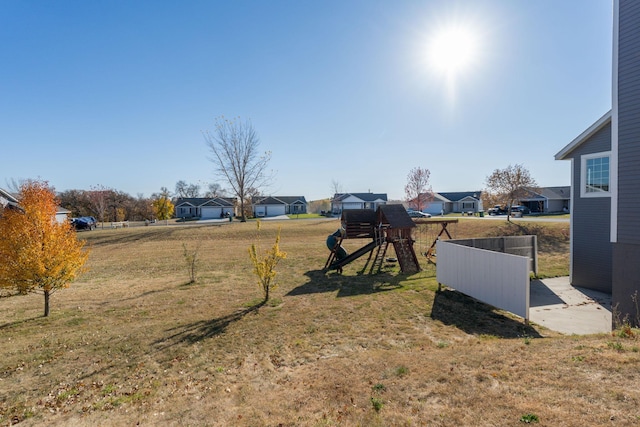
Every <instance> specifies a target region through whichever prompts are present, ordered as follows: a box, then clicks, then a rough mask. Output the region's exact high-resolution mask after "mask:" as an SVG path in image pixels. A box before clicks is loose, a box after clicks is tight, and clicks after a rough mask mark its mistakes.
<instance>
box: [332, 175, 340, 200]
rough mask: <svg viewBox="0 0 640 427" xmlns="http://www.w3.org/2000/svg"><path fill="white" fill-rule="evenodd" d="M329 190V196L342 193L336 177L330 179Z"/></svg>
mask: <svg viewBox="0 0 640 427" xmlns="http://www.w3.org/2000/svg"><path fill="white" fill-rule="evenodd" d="M331 192H332V194H331V197H333V196H335V195H336V194H340V193H342V184H340V182H339V181H338V180H337V179H332V180H331Z"/></svg>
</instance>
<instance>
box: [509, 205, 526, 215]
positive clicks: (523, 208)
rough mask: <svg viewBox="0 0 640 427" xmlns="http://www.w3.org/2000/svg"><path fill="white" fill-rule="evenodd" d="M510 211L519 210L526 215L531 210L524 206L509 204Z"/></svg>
mask: <svg viewBox="0 0 640 427" xmlns="http://www.w3.org/2000/svg"><path fill="white" fill-rule="evenodd" d="M511 212H520V213H521V214H522V215H528V214H530V213H531V210H530V209H529V208H528V207H526V206H511Z"/></svg>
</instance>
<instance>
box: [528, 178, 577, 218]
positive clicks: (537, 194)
mask: <svg viewBox="0 0 640 427" xmlns="http://www.w3.org/2000/svg"><path fill="white" fill-rule="evenodd" d="M519 202H520V204H521V205H522V206H526V207H527V208H529V210H530V211H531V213H558V212H569V210H570V206H571V186H569V185H566V186H561V187H542V188H531V189H527V195H526V196H524V197H522V198H520V200H519Z"/></svg>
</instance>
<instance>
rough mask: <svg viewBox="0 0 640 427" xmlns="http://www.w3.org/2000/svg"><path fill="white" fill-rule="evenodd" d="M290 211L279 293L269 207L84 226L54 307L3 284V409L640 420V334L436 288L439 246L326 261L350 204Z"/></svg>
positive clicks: (69, 413)
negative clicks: (337, 267) (293, 214)
mask: <svg viewBox="0 0 640 427" xmlns="http://www.w3.org/2000/svg"><path fill="white" fill-rule="evenodd" d="M279 226H282V231H281V247H282V250H283V251H285V252H287V254H288V256H287V259H286V260H283V261H282V263H281V264H279V265H278V285H279V286H278V287H277V288H276V289H275V290H274V292H273V294H272V295H271V300H270V303H268V304H261V302H262V295H261V293H260V290H259V289H258V287H257V286H256V284H255V282H256V281H255V277H253V275H252V265H251V262H250V260H249V257H248V252H247V249H248V248H249V246H250V245H251V243H252V242H253V241H254V238H255V224H247V223H240V222H239V221H234V222H231V223H225V224H224V225H215V226H213V225H200V224H194V223H189V224H183V225H175V223H171V222H170V225H168V226H165V225H154V226H149V227H130V228H128V229H116V230H112V229H104V230H101V229H98V230H96V231H92V232H90V233H89V232H87V233H81V234H80V236H81V237H82V238H83V239H86V240H87V243H88V245H89V246H91V248H92V253H91V256H90V258H89V261H88V267H89V269H90V270H89V272H88V273H86V274H85V275H84V276H82V277H81V278H80V280H79V281H77V282H76V283H73V284H71V287H70V288H69V289H65V290H62V291H60V292H57V293H56V294H55V295H54V296H53V298H52V300H51V309H52V311H51V315H50V316H49V318H47V319H43V318H42V317H41V311H42V310H41V309H42V299H41V296H39V295H25V296H8V297H3V298H0V334H1V336H2V342H3V345H2V346H0V396H2V398H0V425H9V424H15V423H16V422H21V421H24V420H26V419H27V418H28V419H29V423H30V424H29V425H104V424H105V423H107V424H109V425H133V424H136V423H140V424H142V425H202V424H203V423H205V424H206V423H207V422H209V421H203V420H211V419H212V416H215V422H213V421H211V423H214V424H218V425H234V426H256V425H279V424H282V425H288V426H290V425H300V426H318V425H345V426H355V425H380V426H381V425H473V424H474V423H476V424H477V421H478V420H479V419H481V420H482V423H483V424H486V425H504V423H505V420H511V422H512V423H518V420H520V419H521V417H522V416H523V414H536V416H539V418H540V419H543V420H544V423H545V424H546V425H563V424H566V420H580V422H581V423H582V424H583V425H601V424H603V423H605V422H609V421H608V420H610V419H615V420H616V423H619V424H620V425H633V424H634V423H637V421H638V417H639V416H640V411H639V410H638V405H637V402H638V401H640V392H639V391H637V390H635V389H634V388H633V387H626V386H624V385H625V384H629V381H630V379H631V378H635V377H636V376H637V372H636V371H637V366H638V364H639V363H640V353H639V352H638V350H637V347H638V346H637V338H636V337H635V336H636V335H634V334H631V333H628V331H625V332H623V333H622V334H624V335H627V336H628V337H625V338H622V337H614V338H612V337H611V336H610V335H594V336H585V337H567V336H562V335H560V334H556V333H554V332H551V331H549V330H545V329H536V328H537V327H536V326H535V325H534V326H529V327H526V326H525V325H524V324H523V322H522V320H521V319H514V318H513V317H512V316H510V315H508V314H507V313H504V312H501V311H499V310H496V309H494V308H493V307H489V306H486V305H484V304H482V303H479V302H477V301H475V300H472V299H470V298H467V297H465V296H464V295H461V294H459V293H457V292H455V291H453V290H449V289H445V290H443V291H442V292H436V290H437V288H438V286H437V281H436V277H435V273H436V270H435V267H434V266H433V265H430V264H427V262H426V259H425V258H424V257H423V256H419V258H420V262H421V266H422V268H423V270H422V271H421V272H419V273H417V274H414V275H411V276H407V275H403V274H401V273H400V272H399V271H398V269H397V266H396V267H391V266H389V267H388V268H387V267H385V268H383V270H382V272H381V273H380V274H378V275H375V276H370V275H368V274H365V273H363V272H362V271H361V270H362V268H363V265H364V261H365V259H364V258H362V259H360V260H358V261H356V262H354V263H352V264H349V265H348V266H346V267H345V269H344V272H343V274H342V275H339V274H335V272H330V273H328V274H325V273H323V272H322V271H321V270H322V267H323V265H324V263H325V261H326V259H327V256H328V251H327V249H326V244H325V240H326V237H327V235H329V234H331V233H333V232H334V231H335V230H336V229H337V228H338V227H339V226H340V223H339V220H338V219H335V220H327V219H322V220H317V221H316V220H308V221H282V222H278V223H270V222H268V221H264V222H263V223H262V233H263V236H262V239H263V241H272V240H273V238H275V236H276V233H277V229H278V227H279ZM498 227H511V226H505V225H504V224H502V222H501V221H478V220H462V219H461V220H460V222H459V223H457V224H453V225H452V226H451V229H450V232H452V233H453V235H454V237H460V238H463V237H485V236H488V235H491V234H493V233H498V231H497V228H498ZM540 227H542V228H539V229H537V232H538V233H539V234H538V235H539V236H540V235H545V236H547V237H545V239H547V240H546V243H544V244H543V245H540V253H539V261H540V273H541V274H568V265H569V263H568V246H567V245H566V241H565V240H563V239H564V237H563V236H564V234H563V233H564V231H563V227H564V229H566V230H568V224H554V223H551V224H548V225H547V224H546V223H545V225H542V226H540ZM547 227H548V228H547ZM418 232H419V230H418ZM425 235H427V233H426V232H425ZM553 236H556V238H557V239H558V240H557V241H554V237H553ZM183 242H184V243H185V244H187V245H188V246H189V247H194V246H196V245H197V247H198V248H199V254H200V255H201V256H200V257H199V265H198V282H197V284H196V285H189V286H185V271H184V266H183V263H182V259H181V257H180V251H181V247H182V246H181V245H182V244H183ZM365 243H366V242H363V241H357V240H352V241H348V242H346V245H348V247H349V249H348V250H349V251H353V250H355V249H357V248H359V247H361V246H363V245H364V244H365ZM416 244H417V245H418V247H417V248H416V249H417V250H418V251H422V250H423V249H424V250H426V248H423V246H424V243H423V242H422V241H418V242H417V243H416ZM393 255H394V254H391V256H393ZM529 338H531V339H533V338H543V339H536V340H535V341H531V345H526V344H527V341H528V340H529ZM523 339H524V340H525V343H524V344H523ZM615 340H618V341H615ZM608 342H611V343H612V344H611V345H609V344H608ZM616 342H620V343H621V344H620V346H621V348H620V349H618V348H617V344H616ZM623 344H624V345H623ZM434 347H437V351H434ZM634 348H635V350H634ZM572 355H573V356H572ZM532 384H534V385H535V388H534V389H532V386H531V385H532ZM621 389H624V390H625V391H624V394H620V393H613V392H611V390H621ZM621 396H622V397H621ZM382 397H384V400H383V399H382ZM605 408H606V409H605ZM212 414H214V415H212ZM611 417H613V418H611ZM105 420H108V421H105ZM603 420H604V421H603ZM522 422H525V421H522Z"/></svg>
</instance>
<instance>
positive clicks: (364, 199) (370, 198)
mask: <svg viewBox="0 0 640 427" xmlns="http://www.w3.org/2000/svg"><path fill="white" fill-rule="evenodd" d="M386 204H387V194H386V193H336V194H334V195H333V198H332V199H331V213H333V214H334V215H339V214H341V213H342V211H345V210H349V209H369V210H372V211H375V210H377V209H378V206H381V205H386Z"/></svg>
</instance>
